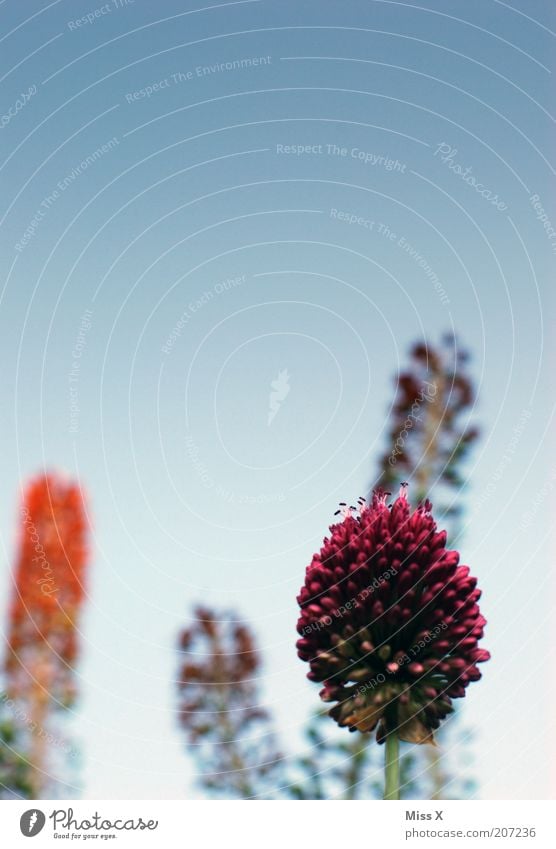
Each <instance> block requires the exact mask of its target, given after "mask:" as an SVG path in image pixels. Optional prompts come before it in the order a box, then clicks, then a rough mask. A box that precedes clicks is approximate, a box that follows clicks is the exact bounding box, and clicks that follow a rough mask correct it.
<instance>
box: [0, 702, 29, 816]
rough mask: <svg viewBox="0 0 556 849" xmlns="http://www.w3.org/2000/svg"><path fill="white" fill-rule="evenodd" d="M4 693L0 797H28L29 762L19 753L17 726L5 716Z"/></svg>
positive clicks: (0, 720) (0, 710)
mask: <svg viewBox="0 0 556 849" xmlns="http://www.w3.org/2000/svg"><path fill="white" fill-rule="evenodd" d="M6 701H7V697H6V694H5V693H2V694H1V695H0V799H29V798H31V793H32V787H31V785H30V783H29V764H28V762H27V761H26V759H25V758H24V757H23V756H22V755H21V754H20V750H21V745H22V743H21V740H20V739H18V727H17V725H16V724H15V723H14V722H13V721H12V720H11V719H10V718H9V716H7V711H6V710H4V704H5V703H6Z"/></svg>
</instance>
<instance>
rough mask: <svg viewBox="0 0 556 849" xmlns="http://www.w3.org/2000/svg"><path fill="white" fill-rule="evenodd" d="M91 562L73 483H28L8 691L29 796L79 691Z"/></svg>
mask: <svg viewBox="0 0 556 849" xmlns="http://www.w3.org/2000/svg"><path fill="white" fill-rule="evenodd" d="M86 563H87V547H86V519H85V512H84V505H83V500H82V495H81V492H80V490H79V487H78V486H77V485H76V484H73V483H69V482H67V481H65V480H63V479H62V478H61V477H60V476H58V475H54V474H48V475H41V476H40V477H38V478H36V479H35V480H33V481H32V482H31V483H30V484H29V486H28V487H27V489H26V491H25V495H24V502H23V507H22V510H21V525H20V539H19V553H18V557H17V562H16V566H15V570H14V573H13V590H12V599H11V604H10V608H9V620H8V634H7V653H6V658H5V664H4V672H5V690H6V694H7V697H8V699H10V700H13V702H14V705H15V710H14V713H15V716H16V720H15V722H16V723H18V720H17V717H18V716H23V717H24V721H23V723H21V722H20V723H19V726H20V728H19V730H18V733H17V738H18V740H20V739H21V740H22V741H23V755H24V757H25V761H26V762H27V764H28V776H27V778H26V783H27V784H28V786H29V787H30V788H31V798H41V794H43V793H44V792H45V791H46V789H47V777H48V741H49V737H50V739H52V736H51V735H49V733H48V731H49V729H50V728H51V724H52V721H53V717H54V715H55V714H57V713H58V714H59V713H60V712H61V711H63V710H64V709H65V708H68V707H70V706H71V705H72V704H73V703H74V701H75V698H76V695H77V685H76V681H75V673H74V667H75V664H76V661H77V656H78V650H79V645H78V621H79V615H80V611H81V607H82V603H83V599H84V580H85V571H86Z"/></svg>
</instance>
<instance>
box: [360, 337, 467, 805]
mask: <svg viewBox="0 0 556 849" xmlns="http://www.w3.org/2000/svg"><path fill="white" fill-rule="evenodd" d="M468 360H469V354H468V352H467V351H466V350H465V349H461V348H459V346H458V342H457V338H456V337H455V336H453V335H452V334H446V335H445V336H444V337H443V338H442V340H441V343H440V344H439V345H438V346H437V347H433V346H432V345H430V344H428V343H426V342H418V343H416V344H415V345H413V347H412V349H411V351H410V364H409V366H408V368H407V369H406V370H405V371H403V372H402V373H401V374H400V375H399V377H398V378H397V392H396V397H395V400H394V404H393V406H392V409H391V413H390V425H389V439H388V450H387V451H386V452H385V454H384V455H383V456H382V458H381V460H380V463H379V469H378V475H377V478H376V485H381V486H383V487H384V488H385V489H390V488H391V487H393V486H395V485H396V484H397V483H399V481H400V480H401V479H403V478H405V479H406V480H409V481H410V482H411V484H412V487H415V495H416V498H417V500H419V501H422V500H424V499H425V498H426V497H427V495H428V493H429V492H430V491H431V490H432V488H433V487H434V491H435V502H436V503H437V506H438V512H439V515H440V516H441V518H442V521H443V523H445V524H446V526H447V528H448V532H449V533H448V539H449V541H450V542H452V543H453V542H454V541H455V540H456V539H457V541H458V543H461V527H460V523H461V519H462V512H463V509H464V507H465V505H464V501H463V499H462V498H461V497H460V493H461V490H462V488H463V487H464V486H465V475H464V471H463V465H464V463H465V461H466V459H467V457H468V455H469V452H470V450H471V448H472V447H473V445H474V444H475V443H476V441H477V439H478V438H479V435H480V434H479V430H478V429H477V427H475V426H474V425H472V424H471V423H470V421H469V418H470V415H471V414H472V412H473V409H474V406H475V401H476V393H475V388H474V385H473V381H472V379H471V377H470V375H469V374H468V372H467V370H466V366H467V362H468ZM453 720H454V717H452V719H451V721H450V724H449V726H447V727H446V728H444V729H443V730H442V732H441V736H440V744H441V745H440V746H439V748H437V749H435V750H427V752H426V753H425V757H426V759H427V760H428V768H427V769H426V770H425V772H426V773H427V775H428V778H429V779H430V782H431V785H432V786H431V789H430V793H428V794H427V795H429V796H430V798H432V799H441V798H443V797H444V796H446V794H447V793H449V794H450V796H451V795H453V794H454V793H455V795H456V797H461V796H465V795H466V794H468V793H469V792H470V791H471V789H472V784H471V783H470V782H467V784H466V785H465V786H463V785H462V784H461V782H457V781H455V780H454V778H452V777H451V776H450V774H449V770H448V765H447V758H446V756H444V755H443V754H442V749H443V748H447V745H446V743H445V741H444V738H445V737H446V734H449V733H450V729H452V728H453V727H454V726H453Z"/></svg>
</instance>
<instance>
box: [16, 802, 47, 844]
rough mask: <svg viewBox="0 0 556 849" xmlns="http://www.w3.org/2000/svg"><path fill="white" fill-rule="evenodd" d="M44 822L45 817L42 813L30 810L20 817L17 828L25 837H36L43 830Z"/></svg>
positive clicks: (33, 809) (34, 809)
mask: <svg viewBox="0 0 556 849" xmlns="http://www.w3.org/2000/svg"><path fill="white" fill-rule="evenodd" d="M45 822H46V817H45V815H44V814H43V812H42V811H38V810H37V809H36V808H32V809H31V810H30V811H25V813H24V814H23V815H22V816H21V819H20V820H19V827H20V829H21V833H22V834H24V835H25V837H36V836H37V834H39V832H41V831H42V830H43V828H44V824H45Z"/></svg>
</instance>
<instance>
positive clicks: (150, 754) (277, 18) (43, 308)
mask: <svg viewBox="0 0 556 849" xmlns="http://www.w3.org/2000/svg"><path fill="white" fill-rule="evenodd" d="M555 23H556V22H555V21H554V14H553V12H552V10H551V9H550V8H549V4H547V3H544V2H540V0H527V2H525V0H519V2H517V0H513V2H508V3H506V2H501V0H481V2H479V0H471V2H466V3H463V2H454V0H423V5H422V4H421V3H413V2H405V3H401V2H397V0H365V2H360V0H353V2H349V3H345V2H340V1H339V0H333V2H329V0H318V2H317V0H308V2H304V3H303V4H300V3H297V2H294V0H242V1H241V2H228V3H225V2H222V3H215V2H209V3H207V2H202V0H196V2H195V3H189V2H186V3H183V2H181V3H177V2H166V0H165V2H161V3H157V4H150V3H147V2H146V0H135V2H131V0H128V2H127V3H125V2H123V0H122V2H120V0H118V2H115V1H114V0H110V2H108V3H106V4H104V5H102V3H101V2H100V0H98V3H97V4H96V5H95V2H94V0H93V2H88V0H87V2H81V1H80V0H79V2H71V3H70V2H68V0H56V1H55V2H50V3H43V2H35V0H26V2H25V4H21V3H16V2H15V0H4V2H2V3H1V4H0V45H1V47H0V50H1V53H0V113H1V116H2V117H1V118H0V180H1V181H2V191H1V194H0V210H1V211H0V248H1V251H2V257H3V262H2V271H1V278H2V284H1V287H0V292H1V301H0V322H1V332H0V357H1V361H2V398H3V404H2V415H1V416H0V427H1V430H0V433H1V436H2V442H3V445H4V447H5V450H4V451H3V452H2V463H1V471H2V481H3V486H2V488H1V490H0V528H1V536H2V549H1V557H2V565H1V574H2V580H1V581H0V604H1V607H2V609H4V610H5V605H6V604H7V600H8V597H9V589H10V580H9V575H10V568H11V564H12V563H13V559H14V551H15V540H16V535H15V520H16V515H17V507H18V502H19V498H20V493H21V488H22V486H23V485H24V483H25V481H26V480H28V478H29V477H30V476H32V475H35V474H37V473H39V472H40V471H41V470H43V469H60V470H63V471H64V472H65V473H66V474H67V475H69V476H71V477H75V478H77V479H78V480H79V481H80V482H81V484H82V486H83V488H84V490H85V491H86V493H87V498H88V509H89V513H90V519H91V526H92V538H91V549H92V552H91V564H90V580H89V584H88V588H87V593H88V603H87V608H86V613H85V617H84V620H83V622H82V634H81V642H82V659H81V664H80V666H79V670H78V676H79V680H80V689H81V694H82V695H81V700H80V702H79V705H78V707H77V708H76V711H75V716H74V717H73V719H72V725H73V727H74V733H75V737H76V740H77V742H78V744H79V746H80V747H81V749H82V752H83V754H82V763H83V766H82V771H81V778H80V779H79V780H78V778H77V777H76V778H75V783H73V782H74V779H73V778H72V780H71V781H70V782H68V786H67V787H66V794H67V795H68V796H72V795H74V796H75V795H77V794H78V793H82V795H83V796H84V797H86V798H105V799H109V798H147V799H148V798H188V797H191V796H192V795H195V794H196V793H197V792H198V791H196V790H195V788H194V783H193V782H192V774H193V768H192V766H191V762H190V760H189V759H188V757H187V755H186V753H185V751H184V741H183V737H182V735H181V733H180V732H179V729H178V728H177V722H176V715H175V709H176V694H175V677H176V674H177V668H178V660H177V656H176V641H177V634H178V633H179V631H180V629H181V628H183V627H184V626H186V625H187V624H188V623H189V622H190V616H191V607H192V605H193V604H195V603H196V602H199V601H202V602H203V603H205V604H209V605H214V606H217V607H225V608H228V609H233V610H235V611H237V613H238V615H239V616H242V617H245V619H246V620H248V621H249V622H250V623H251V624H252V627H253V628H254V629H255V631H256V634H257V637H258V639H259V642H260V645H261V651H262V653H263V655H264V657H265V659H266V660H265V666H264V672H263V675H262V680H261V686H262V691H263V697H264V700H265V704H267V706H268V707H269V708H270V709H272V711H273V712H274V713H275V715H276V717H277V721H278V724H279V730H280V735H281V739H282V741H283V746H284V747H285V748H286V749H287V750H288V751H290V752H292V753H295V752H299V751H301V750H302V748H303V746H304V745H305V744H304V743H303V741H302V739H301V736H300V728H301V726H302V723H303V721H304V719H305V717H306V716H307V714H308V713H309V712H310V711H311V710H312V709H313V708H315V707H316V706H317V701H318V698H317V694H316V691H315V690H314V689H313V687H311V686H310V685H309V683H308V682H307V681H306V680H305V677H304V676H305V671H306V670H305V669H304V668H303V665H302V664H301V663H300V662H299V661H298V659H297V657H296V653H295V648H294V644H295V639H296V634H295V621H296V617H297V607H296V601H295V597H296V594H297V592H298V590H299V587H300V585H301V583H302V580H303V576H304V570H305V566H306V565H307V563H308V562H309V561H310V558H311V556H312V554H313V552H314V551H315V550H316V549H318V548H319V546H320V544H321V542H322V537H323V536H324V534H325V533H326V531H327V527H328V525H329V524H330V522H331V521H332V516H333V513H334V510H335V509H336V505H337V502H338V501H341V500H346V501H349V502H352V501H353V500H354V499H355V498H356V497H357V496H358V495H360V494H362V493H363V492H365V491H367V488H368V485H369V481H370V480H371V478H372V475H373V473H374V469H375V467H376V462H377V458H378V456H379V454H380V452H381V451H382V450H383V449H384V447H385V444H386V436H387V431H386V428H387V423H388V421H387V417H388V410H389V406H390V405H391V403H392V395H393V385H394V383H393V381H394V378H395V375H396V374H397V373H398V371H399V370H400V369H402V368H403V367H404V364H405V363H406V361H407V354H408V349H409V348H410V346H411V344H412V342H413V341H414V340H416V339H419V338H427V339H429V340H430V341H431V342H435V341H438V340H439V339H440V337H441V336H442V334H443V333H445V332H447V331H456V332H457V334H458V338H459V339H460V342H461V344H462V345H464V346H465V347H466V348H467V349H469V350H470V351H471V353H472V360H471V363H470V369H471V373H472V375H473V378H474V380H475V384H476V387H477V393H478V397H477V403H476V405H475V407H474V409H473V411H472V419H473V421H474V422H476V423H477V424H478V425H479V426H480V428H481V440H480V443H479V444H478V447H477V448H476V449H475V451H474V454H473V457H472V459H471V461H470V463H469V464H468V466H467V469H466V473H467V480H466V485H465V487H464V488H463V489H462V492H461V493H460V494H459V496H458V497H460V498H461V500H462V501H463V503H464V505H465V507H466V513H465V518H466V526H465V535H464V537H463V539H462V546H461V547H462V558H463V561H464V562H466V563H469V565H470V566H471V568H472V570H473V572H474V574H476V575H477V576H478V578H479V581H480V585H481V587H482V589H483V599H482V603H481V606H482V609H483V611H484V613H485V615H486V617H487V619H488V623H489V624H488V628H487V632H486V637H485V645H486V646H488V648H489V649H490V650H491V652H492V655H493V659H492V661H491V662H490V663H489V664H487V665H485V666H484V667H483V680H482V681H481V682H480V684H477V685H474V686H473V687H471V688H470V692H469V697H468V698H467V699H466V700H465V701H466V704H465V707H464V710H463V711H462V720H461V722H462V723H463V725H465V727H471V728H473V729H474V730H475V733H476V740H475V743H474V750H473V758H474V763H473V771H474V775H475V777H476V779H477V781H478V785H479V791H478V792H479V795H481V796H482V797H483V798H492V799H494V798H500V799H504V798H516V799H529V798H550V797H553V796H554V791H555V789H556V788H555V782H556V776H554V775H551V774H550V772H549V769H550V767H549V760H550V758H546V759H545V758H540V757H539V751H541V752H544V753H547V752H551V753H552V754H553V753H554V750H555V727H554V718H553V715H554V712H553V708H552V706H553V703H554V701H553V699H554V695H555V694H554V684H553V678H554V676H553V674H552V670H553V669H554V668H555V665H556V652H555V650H554V648H553V646H554V627H553V624H552V622H551V611H552V607H553V599H554V593H555V587H554V574H553V568H552V567H553V544H552V539H551V530H552V529H551V524H552V523H551V518H552V515H553V507H554V503H553V489H554V482H555V481H556V462H555V459H554V453H553V448H552V445H553V440H552V438H551V433H552V426H553V391H551V390H552V386H553V381H552V380H551V377H552V374H553V369H554V346H553V333H552V332H551V329H552V327H553V299H554V296H553V278H552V277H551V274H552V273H553V265H554V262H553V260H554V256H555V254H556V235H555V236H554V238H552V235H551V234H552V229H551V228H552V227H554V228H555V229H556V203H555V196H554V182H555V181H554V176H555V171H554V157H553V154H552V152H553V150H554V133H553V121H554V118H553V117H552V114H551V112H552V109H553V106H554V103H553V99H554V98H553V91H554V87H553V80H552V70H553V64H554V62H553V55H554V51H553V38H554V35H555V32H554V28H555ZM273 384H274V385H273ZM273 393H274V394H275V395H277V396H278V398H279V400H278V401H276V402H274V401H273V400H272V394H273ZM431 500H432V501H433V502H434V492H432V493H431ZM552 760H553V761H554V760H555V759H554V757H552Z"/></svg>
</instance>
